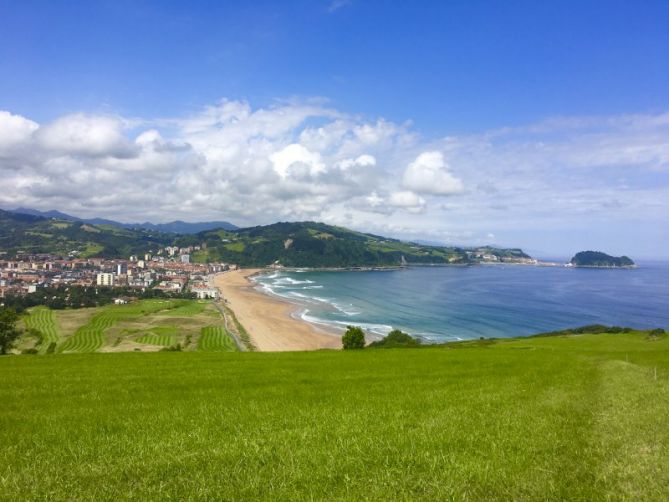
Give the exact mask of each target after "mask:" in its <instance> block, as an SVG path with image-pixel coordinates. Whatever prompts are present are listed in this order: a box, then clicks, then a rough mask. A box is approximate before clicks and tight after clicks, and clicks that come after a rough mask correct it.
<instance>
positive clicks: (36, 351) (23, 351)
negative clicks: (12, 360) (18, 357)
mask: <svg viewBox="0 0 669 502" xmlns="http://www.w3.org/2000/svg"><path fill="white" fill-rule="evenodd" d="M21 354H39V350H37V349H36V348H34V347H33V348H30V349H23V350H22V351H21Z"/></svg>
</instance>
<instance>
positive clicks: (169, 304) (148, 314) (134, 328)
mask: <svg viewBox="0 0 669 502" xmlns="http://www.w3.org/2000/svg"><path fill="white" fill-rule="evenodd" d="M22 320H23V324H24V325H25V327H26V328H34V329H37V330H39V332H40V333H41V335H42V336H41V340H40V339H39V337H36V336H35V335H34V332H32V331H26V334H25V335H24V336H23V338H22V339H21V340H20V342H19V344H18V349H19V350H26V349H32V348H35V349H37V352H38V353H42V354H43V353H46V352H47V351H50V352H67V353H70V352H96V351H101V352H121V351H133V350H134V351H152V350H159V349H160V348H162V347H176V345H177V344H178V345H179V346H180V348H181V349H182V350H198V348H199V349H200V350H209V351H212V350H213V351H220V350H236V348H235V344H234V341H233V339H232V338H231V337H230V335H229V334H228V333H227V330H226V328H225V320H224V319H223V317H222V316H221V314H220V312H219V311H218V309H216V307H215V306H214V305H213V303H212V302H210V301H202V300H200V301H198V300H168V299H162V300H161V299H157V300H141V301H138V302H134V303H130V304H128V305H107V306H105V307H96V308H84V309H76V310H50V309H48V308H46V307H41V306H40V307H35V308H32V309H30V310H29V311H28V312H27V313H26V314H25V315H24V316H23V318H22ZM202 338H205V339H206V341H204V342H203V340H201V339H202ZM52 344H53V345H52ZM49 347H51V348H49Z"/></svg>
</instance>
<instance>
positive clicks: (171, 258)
mask: <svg viewBox="0 0 669 502" xmlns="http://www.w3.org/2000/svg"><path fill="white" fill-rule="evenodd" d="M197 249H199V246H194V247H188V248H176V247H167V248H164V249H161V250H159V251H158V253H157V254H156V256H152V255H151V254H146V255H144V256H142V257H139V256H131V257H129V259H127V260H107V259H103V258H72V257H61V256H55V255H51V254H34V255H24V256H18V257H17V258H15V259H11V260H10V259H3V258H2V256H1V255H0V298H2V297H4V296H6V295H8V294H12V295H24V294H28V293H34V292H36V291H37V290H38V288H42V287H59V286H70V285H71V286H112V287H113V286H123V287H130V288H138V289H140V290H144V289H146V288H152V289H160V290H163V291H167V292H176V293H181V292H187V291H192V292H193V293H195V294H196V295H197V297H198V298H218V297H219V296H220V294H219V291H218V289H216V288H215V287H213V286H212V285H211V283H212V281H211V276H212V274H216V273H219V272H225V271H227V270H232V269H235V268H237V267H236V265H230V264H227V263H191V262H190V253H191V252H192V251H196V250H197Z"/></svg>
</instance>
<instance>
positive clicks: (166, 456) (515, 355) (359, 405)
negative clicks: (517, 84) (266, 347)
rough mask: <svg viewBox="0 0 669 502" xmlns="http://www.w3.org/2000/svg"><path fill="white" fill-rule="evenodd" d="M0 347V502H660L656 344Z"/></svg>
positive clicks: (662, 403) (663, 411)
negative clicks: (63, 351)
mask: <svg viewBox="0 0 669 502" xmlns="http://www.w3.org/2000/svg"><path fill="white" fill-rule="evenodd" d="M452 347H454V348H426V349H417V350H412V349H405V350H401V349H400V350H397V349H389V350H369V349H366V350H363V351H346V352H315V353H284V354H271V353H228V354H220V353H206V352H187V353H165V352H163V353H153V354H134V353H126V354H74V355H53V356H35V357H27V356H19V357H12V356H7V357H3V358H0V381H2V382H3V385H2V386H0V402H2V406H1V407H0V494H1V498H3V499H6V500H27V499H46V498H50V499H60V500H62V499H68V500H91V499H95V500H117V499H128V498H135V499H178V500H183V499H215V500H238V499H273V500H302V499H321V500H322V499H327V500H332V499H354V500H356V499H372V500H398V499H399V500H402V499H424V500H444V499H446V500H449V499H457V500H462V499H469V500H512V499H515V500H529V499H534V500H666V499H667V498H669V470H668V469H667V468H666V466H667V465H669V427H667V410H668V409H669V340H668V339H667V338H666V337H657V338H653V339H649V338H648V336H647V334H645V333H629V334H616V335H607V334H601V335H575V336H567V337H565V336H554V337H543V338H531V339H518V340H507V341H497V342H491V341H485V343H482V342H472V343H468V344H458V345H454V346H452Z"/></svg>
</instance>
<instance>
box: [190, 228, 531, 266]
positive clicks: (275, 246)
mask: <svg viewBox="0 0 669 502" xmlns="http://www.w3.org/2000/svg"><path fill="white" fill-rule="evenodd" d="M201 242H204V243H205V244H206V249H205V250H203V251H201V252H200V253H197V254H196V255H195V259H196V260H197V261H225V262H231V263H239V264H240V265H243V266H265V265H269V264H272V263H274V262H277V261H278V262H279V263H280V264H281V265H284V266H288V267H366V266H367V267H374V266H397V265H400V264H402V263H403V260H404V261H405V262H407V263H414V264H421V263H422V264H428V263H431V264H445V263H453V264H458V263H459V264H468V263H478V262H481V261H484V260H485V259H484V258H483V256H484V255H486V256H488V257H490V256H495V257H496V259H497V260H499V261H519V260H524V259H525V260H526V259H530V257H529V256H528V255H526V254H525V253H523V251H522V250H520V249H499V248H491V247H484V248H477V249H468V248H461V247H442V246H425V245H420V244H416V243H411V242H405V241H400V240H397V239H390V238H386V237H381V236H378V235H373V234H365V233H361V232H354V231H352V230H348V229H346V228H342V227H335V226H331V225H326V224H323V223H315V222H296V223H275V224H273V225H267V226H258V227H251V228H242V229H239V230H234V231H225V230H216V231H208V232H201V233H200V234H197V235H195V236H188V237H183V238H181V239H178V240H177V243H179V244H181V245H187V244H196V243H198V244H199V243H201Z"/></svg>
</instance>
